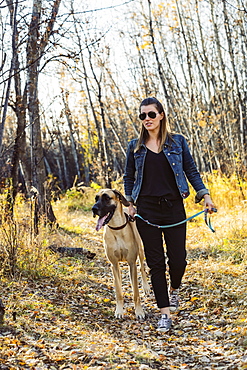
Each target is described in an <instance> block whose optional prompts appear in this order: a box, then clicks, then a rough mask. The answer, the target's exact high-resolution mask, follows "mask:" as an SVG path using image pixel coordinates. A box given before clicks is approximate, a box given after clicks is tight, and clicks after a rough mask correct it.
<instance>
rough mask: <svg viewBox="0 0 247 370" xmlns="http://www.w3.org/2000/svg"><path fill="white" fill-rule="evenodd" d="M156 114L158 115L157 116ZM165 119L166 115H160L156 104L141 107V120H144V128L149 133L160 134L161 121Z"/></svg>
mask: <svg viewBox="0 0 247 370" xmlns="http://www.w3.org/2000/svg"><path fill="white" fill-rule="evenodd" d="M148 113H149V115H148ZM154 113H155V114H156V116H155V114H154ZM150 116H151V117H150ZM154 116H155V117H154ZM163 117H164V113H159V112H158V110H157V108H156V106H155V104H150V105H143V106H141V113H140V118H141V119H142V122H143V126H144V127H145V129H147V130H148V131H150V132H153V133H156V132H157V133H158V132H159V129H160V121H161V120H162V118H163Z"/></svg>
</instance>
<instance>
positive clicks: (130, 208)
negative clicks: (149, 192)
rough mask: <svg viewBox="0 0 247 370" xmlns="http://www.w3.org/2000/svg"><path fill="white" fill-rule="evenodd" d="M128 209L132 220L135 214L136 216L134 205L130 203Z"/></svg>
mask: <svg viewBox="0 0 247 370" xmlns="http://www.w3.org/2000/svg"><path fill="white" fill-rule="evenodd" d="M128 209H129V215H130V216H131V217H132V218H134V217H135V214H136V208H135V206H134V204H133V203H130V205H129V207H128Z"/></svg>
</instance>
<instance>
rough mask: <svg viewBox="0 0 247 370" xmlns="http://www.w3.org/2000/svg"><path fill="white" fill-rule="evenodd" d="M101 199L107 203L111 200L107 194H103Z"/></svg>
mask: <svg viewBox="0 0 247 370" xmlns="http://www.w3.org/2000/svg"><path fill="white" fill-rule="evenodd" d="M102 198H103V199H104V200H105V201H106V202H109V201H110V200H111V197H109V195H108V194H103V196H102Z"/></svg>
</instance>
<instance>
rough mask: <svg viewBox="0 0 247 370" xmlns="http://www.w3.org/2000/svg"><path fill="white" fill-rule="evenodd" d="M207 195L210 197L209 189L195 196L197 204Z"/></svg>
mask: <svg viewBox="0 0 247 370" xmlns="http://www.w3.org/2000/svg"><path fill="white" fill-rule="evenodd" d="M205 194H208V195H209V190H208V189H201V190H199V191H198V192H197V193H196V196H195V203H199V202H200V201H201V200H202V198H203V196H204V195H205Z"/></svg>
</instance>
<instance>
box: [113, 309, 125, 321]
mask: <svg viewBox="0 0 247 370" xmlns="http://www.w3.org/2000/svg"><path fill="white" fill-rule="evenodd" d="M123 317H124V313H123V309H122V308H120V307H117V308H116V311H115V318H116V319H123Z"/></svg>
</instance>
